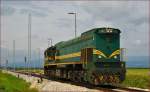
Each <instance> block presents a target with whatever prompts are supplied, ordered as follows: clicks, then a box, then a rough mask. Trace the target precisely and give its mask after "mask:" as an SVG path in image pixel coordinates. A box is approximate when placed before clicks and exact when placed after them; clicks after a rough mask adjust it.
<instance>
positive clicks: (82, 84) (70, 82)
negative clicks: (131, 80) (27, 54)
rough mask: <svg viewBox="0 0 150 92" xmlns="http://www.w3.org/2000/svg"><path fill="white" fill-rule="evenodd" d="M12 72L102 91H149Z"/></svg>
mask: <svg viewBox="0 0 150 92" xmlns="http://www.w3.org/2000/svg"><path fill="white" fill-rule="evenodd" d="M12 72H15V73H19V74H24V75H29V76H34V77H38V78H40V79H43V78H44V79H50V80H53V81H58V82H62V83H68V84H72V85H77V86H82V87H86V88H90V89H97V90H100V91H103V92H150V91H149V90H143V89H135V88H129V87H122V86H110V85H103V86H94V85H91V84H88V83H79V82H74V81H70V80H66V79H58V78H57V79H56V78H55V79H54V78H48V77H46V76H44V74H38V73H33V72H30V73H28V72H20V71H12Z"/></svg>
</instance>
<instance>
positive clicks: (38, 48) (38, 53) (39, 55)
mask: <svg viewBox="0 0 150 92" xmlns="http://www.w3.org/2000/svg"><path fill="white" fill-rule="evenodd" d="M38 54H39V55H38V56H39V58H38V59H39V64H40V48H38Z"/></svg>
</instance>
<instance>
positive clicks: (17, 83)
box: [0, 71, 38, 92]
mask: <svg viewBox="0 0 150 92" xmlns="http://www.w3.org/2000/svg"><path fill="white" fill-rule="evenodd" d="M29 86H30V84H29V83H27V82H26V81H25V80H23V79H19V78H17V77H15V76H12V75H10V74H6V73H2V72H1V71H0V92H38V91H37V89H31V88H29Z"/></svg>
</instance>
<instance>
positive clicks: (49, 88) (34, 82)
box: [8, 72, 103, 92]
mask: <svg viewBox="0 0 150 92" xmlns="http://www.w3.org/2000/svg"><path fill="white" fill-rule="evenodd" d="M8 73H10V74H12V75H14V76H16V77H18V74H17V73H13V72H8ZM19 78H22V79H24V80H26V81H27V82H30V83H31V86H30V87H31V88H37V89H38V90H39V91H40V92H71V91H72V92H81V91H82V92H85V91H86V92H103V91H99V90H94V89H89V88H86V87H81V86H76V85H72V84H67V83H61V82H57V81H52V80H47V79H44V80H43V82H42V83H38V80H39V78H38V77H33V76H29V75H23V74H19Z"/></svg>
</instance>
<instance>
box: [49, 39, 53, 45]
mask: <svg viewBox="0 0 150 92" xmlns="http://www.w3.org/2000/svg"><path fill="white" fill-rule="evenodd" d="M50 44H51V46H52V45H53V40H52V39H51V38H48V47H50Z"/></svg>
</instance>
